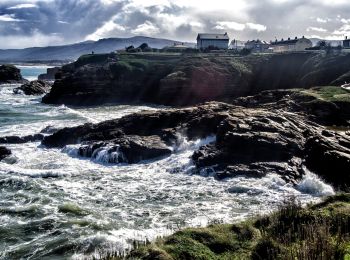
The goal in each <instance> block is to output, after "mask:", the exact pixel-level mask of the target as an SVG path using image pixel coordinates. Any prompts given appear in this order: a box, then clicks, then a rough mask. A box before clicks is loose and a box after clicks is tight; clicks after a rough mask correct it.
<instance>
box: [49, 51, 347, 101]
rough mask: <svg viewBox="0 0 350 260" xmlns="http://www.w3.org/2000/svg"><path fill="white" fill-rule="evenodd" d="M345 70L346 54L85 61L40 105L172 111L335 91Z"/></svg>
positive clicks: (67, 69) (61, 76)
mask: <svg viewBox="0 0 350 260" xmlns="http://www.w3.org/2000/svg"><path fill="white" fill-rule="evenodd" d="M349 68H350V55H349V54H342V55H337V56H335V55H323V54H314V53H286V54H269V55H250V56H245V57H240V56H229V55H225V56H217V55H212V54H199V55H198V54H185V55H170V54H169V55H167V54H122V55H109V54H104V55H102V54H101V55H85V56H82V57H80V58H79V59H78V60H77V62H75V63H72V64H69V65H66V66H63V67H62V70H61V72H60V73H58V75H56V76H58V77H57V80H56V82H55V84H54V86H53V88H52V91H51V92H50V93H49V94H48V95H47V96H45V97H44V98H43V102H44V103H51V104H68V105H96V104H103V103H115V102H119V103H125V102H126V103H130V102H132V103H145V102H146V103H155V104H161V105H174V106H184V105H193V104H198V103H201V102H206V101H213V100H216V101H225V102H230V101H231V100H232V99H233V98H236V97H240V96H247V95H254V94H256V93H259V92H261V91H263V90H274V89H290V88H310V87H313V86H329V85H338V86H339V85H341V84H344V82H346V81H349V80H350V70H349Z"/></svg>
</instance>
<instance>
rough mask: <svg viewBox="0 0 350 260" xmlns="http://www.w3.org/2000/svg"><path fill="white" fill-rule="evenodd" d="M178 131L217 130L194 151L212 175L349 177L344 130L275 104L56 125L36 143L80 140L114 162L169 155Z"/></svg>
mask: <svg viewBox="0 0 350 260" xmlns="http://www.w3.org/2000/svg"><path fill="white" fill-rule="evenodd" d="M179 134H181V135H184V136H186V137H187V138H188V139H190V140H195V139H198V138H204V137H207V136H210V135H216V141H215V142H213V143H211V144H208V145H205V146H202V147H200V148H199V150H198V151H196V152H194V154H193V155H192V160H193V162H194V164H195V166H196V169H197V170H196V171H195V172H198V173H199V174H203V173H204V172H206V171H208V172H210V171H212V170H214V171H215V176H216V178H218V179H223V178H228V177H234V176H237V175H245V176H252V177H261V176H264V175H266V174H269V173H276V174H279V175H281V176H282V178H283V179H285V180H286V181H288V182H291V183H296V182H297V181H298V180H300V179H301V178H302V176H303V175H304V174H305V170H304V168H305V167H307V168H309V169H311V170H312V171H314V172H315V173H316V174H320V175H322V176H327V178H325V179H326V180H327V181H329V182H330V183H332V184H334V185H336V186H337V187H343V183H342V182H341V180H346V183H347V184H349V182H350V180H349V179H348V177H346V176H348V172H349V170H350V165H349V157H350V156H349V154H350V151H349V147H350V138H349V136H348V135H346V134H345V133H344V134H338V133H336V132H334V131H331V130H327V129H326V128H325V127H323V126H321V125H319V124H317V123H315V122H312V121H309V120H308V119H307V117H306V115H305V114H303V113H291V112H290V111H289V110H288V109H287V111H284V110H282V109H276V108H274V107H270V108H269V109H268V108H267V107H264V108H256V107H255V108H243V107H239V106H234V105H229V104H225V103H218V102H210V103H206V104H203V105H199V106H195V107H189V108H184V109H167V110H163V111H156V112H141V113H136V114H132V115H129V116H125V117H123V118H121V119H116V120H110V121H106V122H102V123H99V124H85V125H82V126H78V127H74V128H65V129H61V130H58V131H57V132H56V133H54V134H52V135H50V136H47V137H45V138H44V140H43V142H42V143H43V144H44V145H46V146H47V147H63V146H65V145H69V144H79V143H81V146H80V149H79V154H80V155H81V156H87V157H93V158H94V157H96V156H97V154H98V152H100V151H104V153H107V158H112V160H111V161H112V162H129V163H135V162H139V161H140V160H147V159H154V158H156V157H159V156H163V155H164V156H165V155H169V154H170V149H169V148H168V147H169V146H176V145H177V144H178V142H179V139H178V135H179ZM315 138H316V139H315ZM315 140H322V141H315ZM112 153H113V154H112ZM108 155H110V156H109V157H108ZM123 156H124V157H123ZM334 162H336V163H337V166H335V164H334ZM331 169H336V170H337V173H336V174H333V172H332V171H331ZM341 176H345V177H344V178H343V179H342V177H341Z"/></svg>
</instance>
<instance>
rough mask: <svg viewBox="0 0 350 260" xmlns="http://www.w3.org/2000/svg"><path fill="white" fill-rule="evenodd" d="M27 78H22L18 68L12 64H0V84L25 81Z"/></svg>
mask: <svg viewBox="0 0 350 260" xmlns="http://www.w3.org/2000/svg"><path fill="white" fill-rule="evenodd" d="M27 82H28V80H25V79H23V78H22V75H21V71H20V69H18V68H16V67H15V66H13V65H1V66H0V84H19V83H22V84H24V83H27Z"/></svg>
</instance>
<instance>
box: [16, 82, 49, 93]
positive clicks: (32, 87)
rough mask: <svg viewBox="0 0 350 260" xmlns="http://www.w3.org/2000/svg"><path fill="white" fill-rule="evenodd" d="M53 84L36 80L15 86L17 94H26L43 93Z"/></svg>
mask: <svg viewBox="0 0 350 260" xmlns="http://www.w3.org/2000/svg"><path fill="white" fill-rule="evenodd" d="M50 88H51V84H50V83H48V82H45V81H41V80H34V81H31V82H29V83H26V84H23V85H22V86H20V87H19V88H15V89H14V90H13V92H14V93H15V94H21V93H24V94H25V95H42V94H45V93H47V92H49V91H50Z"/></svg>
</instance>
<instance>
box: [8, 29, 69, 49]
mask: <svg viewBox="0 0 350 260" xmlns="http://www.w3.org/2000/svg"><path fill="white" fill-rule="evenodd" d="M64 43H65V41H64V39H63V38H61V36H60V35H57V34H50V35H45V34H42V33H40V32H38V31H35V32H34V33H33V34H32V35H28V36H24V35H9V36H1V48H2V49H16V48H27V47H33V46H37V47H43V46H49V45H57V44H64Z"/></svg>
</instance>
